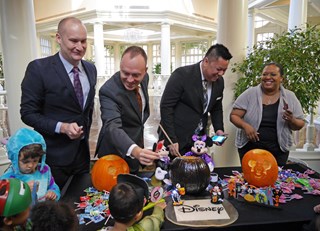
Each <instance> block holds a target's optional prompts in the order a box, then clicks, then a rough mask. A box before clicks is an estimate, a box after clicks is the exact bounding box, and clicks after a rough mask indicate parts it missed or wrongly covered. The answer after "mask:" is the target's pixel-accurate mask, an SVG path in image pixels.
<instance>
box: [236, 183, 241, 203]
mask: <svg viewBox="0 0 320 231" xmlns="http://www.w3.org/2000/svg"><path fill="white" fill-rule="evenodd" d="M241 186H242V185H241V183H239V182H237V183H236V196H235V198H237V199H238V197H239V195H240V194H241V192H242V187H241Z"/></svg>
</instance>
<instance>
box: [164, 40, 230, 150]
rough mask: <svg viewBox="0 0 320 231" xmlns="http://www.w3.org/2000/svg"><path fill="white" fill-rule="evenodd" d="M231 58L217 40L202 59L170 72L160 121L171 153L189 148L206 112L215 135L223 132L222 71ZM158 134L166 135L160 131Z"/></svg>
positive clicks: (200, 131)
mask: <svg viewBox="0 0 320 231" xmlns="http://www.w3.org/2000/svg"><path fill="white" fill-rule="evenodd" d="M231 58H232V55H231V54H230V52H229V50H228V49H227V48H226V47H225V46H223V45H222V44H216V45H213V46H211V47H210V48H209V50H208V51H207V53H206V55H205V57H204V58H203V60H202V61H201V62H198V63H196V64H193V65H189V66H184V67H179V68H177V69H176V70H175V71H174V72H173V73H172V74H171V76H170V78H169V80H168V82H167V85H166V87H165V90H164V92H163V95H162V98H161V102H160V113H161V122H160V124H161V125H162V127H163V129H164V130H165V131H166V133H167V135H168V136H169V138H170V139H171V141H172V143H173V144H171V143H168V142H166V144H167V145H168V147H169V150H170V153H171V154H172V155H173V156H178V155H179V152H180V154H181V155H184V154H185V153H186V152H188V151H190V149H191V147H192V146H193V142H194V141H192V139H191V137H192V135H194V134H198V135H202V134H204V133H205V131H206V127H207V121H208V113H210V115H211V122H212V125H213V127H214V129H215V132H216V135H224V126H223V111H222V97H223V90H224V79H223V77H222V75H223V74H224V73H225V71H226V70H227V68H228V65H229V60H230V59H231ZM159 131H161V130H160V129H159ZM159 137H160V140H161V139H163V138H166V137H165V136H163V134H162V133H161V132H160V133H159ZM178 151H179V152H178Z"/></svg>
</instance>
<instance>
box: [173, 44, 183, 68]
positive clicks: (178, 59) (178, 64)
mask: <svg viewBox="0 0 320 231" xmlns="http://www.w3.org/2000/svg"><path fill="white" fill-rule="evenodd" d="M181 56H182V55H181V42H180V41H179V42H176V68H178V67H181ZM172 71H174V70H172Z"/></svg>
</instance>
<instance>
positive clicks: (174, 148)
mask: <svg viewBox="0 0 320 231" xmlns="http://www.w3.org/2000/svg"><path fill="white" fill-rule="evenodd" d="M168 148H169V152H170V153H171V155H173V156H180V153H179V143H174V144H170V145H168Z"/></svg>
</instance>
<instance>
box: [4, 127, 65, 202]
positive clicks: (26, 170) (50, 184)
mask: <svg viewBox="0 0 320 231" xmlns="http://www.w3.org/2000/svg"><path fill="white" fill-rule="evenodd" d="M6 147H7V151H8V157H9V159H10V160H11V165H10V167H9V168H8V169H7V170H6V171H5V173H4V174H3V175H2V176H1V178H0V179H6V178H18V179H20V180H22V181H24V182H26V183H28V185H29V187H30V189H31V192H32V195H33V200H34V201H33V202H34V203H35V202H37V201H44V200H59V198H60V189H59V187H58V186H57V185H56V183H55V182H54V179H53V177H52V174H51V171H50V167H49V166H48V165H47V164H46V163H45V160H46V154H45V152H46V143H45V140H44V138H43V137H42V135H40V134H39V133H38V132H36V131H34V130H31V129H28V128H21V129H19V130H18V131H17V132H16V133H15V134H14V135H13V136H11V137H10V138H9V140H8V142H7V144H6Z"/></svg>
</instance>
